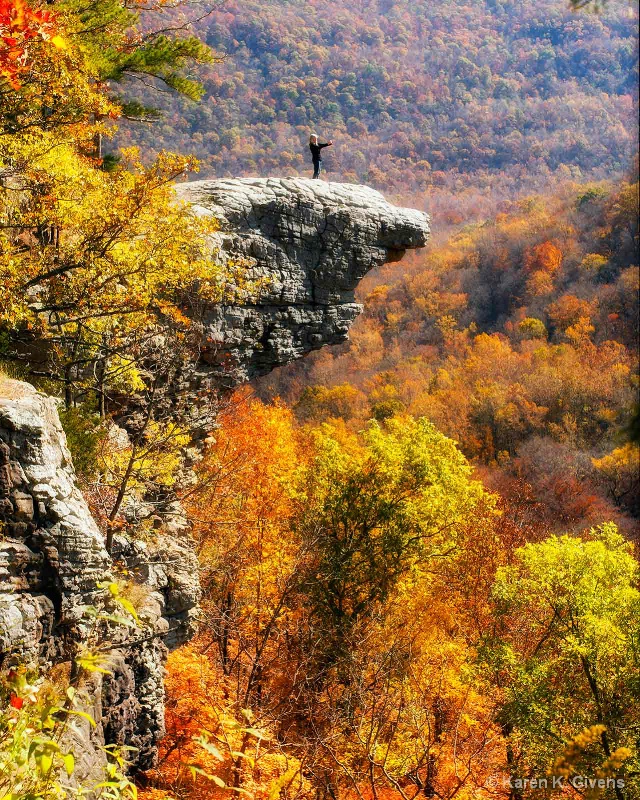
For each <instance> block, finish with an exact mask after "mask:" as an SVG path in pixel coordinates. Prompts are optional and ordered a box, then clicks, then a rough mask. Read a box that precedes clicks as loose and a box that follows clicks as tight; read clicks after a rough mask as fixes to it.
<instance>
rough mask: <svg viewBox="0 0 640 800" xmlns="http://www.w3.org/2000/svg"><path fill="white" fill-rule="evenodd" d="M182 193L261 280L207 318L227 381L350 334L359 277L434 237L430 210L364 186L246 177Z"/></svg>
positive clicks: (209, 350)
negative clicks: (403, 204)
mask: <svg viewBox="0 0 640 800" xmlns="http://www.w3.org/2000/svg"><path fill="white" fill-rule="evenodd" d="M178 193H179V196H180V197H181V198H182V199H183V200H186V201H188V202H189V203H190V204H191V205H192V206H193V208H194V209H195V210H196V212H197V213H199V214H207V215H212V216H214V217H215V218H216V219H217V220H218V222H219V224H220V232H219V233H218V234H216V236H215V241H214V246H216V247H219V248H220V249H221V251H222V254H223V255H224V256H228V257H230V258H231V259H232V260H233V261H236V262H240V263H241V264H242V265H244V267H243V269H242V272H243V274H245V275H246V277H247V279H248V280H249V281H253V282H258V283H259V288H258V290H257V292H256V296H255V297H254V298H253V299H251V298H250V299H247V300H243V301H242V303H231V304H229V305H221V306H219V307H217V308H215V309H213V310H212V311H211V313H210V314H209V315H208V316H207V318H206V319H205V324H206V327H207V340H208V345H207V347H206V348H205V349H204V351H203V354H202V358H203V360H204V361H205V362H206V364H207V365H209V367H210V368H211V369H212V370H213V371H214V372H217V373H218V380H219V381H221V382H224V383H227V384H234V383H239V382H242V381H244V380H248V379H251V378H253V377H256V376H258V375H264V374H266V373H267V372H270V371H271V370H272V369H274V368H275V367H277V366H280V365H281V364H285V363H287V362H289V361H292V360H294V359H296V358H300V357H301V356H303V355H304V354H305V353H308V352H310V351H311V350H316V349H318V348H320V347H322V346H323V345H326V344H339V343H340V342H343V341H344V340H345V339H346V338H347V334H348V330H349V327H350V326H351V323H352V322H353V320H354V319H355V318H356V316H357V315H358V314H359V312H360V311H361V306H360V305H358V304H357V303H355V302H354V289H355V287H356V286H357V284H358V282H359V281H360V280H361V279H362V278H363V277H364V275H366V273H367V272H368V271H369V270H371V269H372V268H374V267H377V266H380V265H382V264H384V263H386V262H389V261H397V260H398V259H399V258H401V257H402V255H403V253H404V252H405V250H408V249H412V248H418V247H424V245H425V244H426V242H427V239H428V237H429V220H428V217H427V216H426V214H423V213H421V212H420V211H416V210H414V209H407V208H398V207H396V206H393V205H391V204H390V203H388V202H387V201H386V200H385V199H384V197H383V196H382V195H381V194H380V193H379V192H377V191H375V190H374V189H370V188H368V187H366V186H358V185H352V184H346V183H324V182H322V181H317V180H315V181H314V180H309V179H304V178H242V179H234V180H231V179H229V180H214V181H195V182H193V183H186V184H182V185H181V186H179V187H178Z"/></svg>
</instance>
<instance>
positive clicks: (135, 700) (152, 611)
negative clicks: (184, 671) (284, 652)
mask: <svg viewBox="0 0 640 800" xmlns="http://www.w3.org/2000/svg"><path fill="white" fill-rule="evenodd" d="M0 534H1V538H0V665H1V666H2V667H3V668H7V667H10V666H14V665H16V664H35V663H39V664H40V665H41V666H44V667H45V668H46V667H48V666H51V665H54V664H65V663H66V664H68V665H70V664H71V662H72V661H73V659H74V658H75V657H76V656H77V654H78V653H79V652H80V651H81V650H82V649H83V647H84V646H85V645H88V646H89V647H90V645H91V631H92V627H93V626H94V625H95V619H94V617H92V616H90V615H88V614H87V608H88V607H93V608H94V609H97V610H98V611H100V610H102V609H103V608H104V604H105V599H108V593H107V592H105V589H104V588H100V584H105V583H109V582H111V581H113V579H114V570H113V566H114V563H113V562H114V561H117V562H118V564H119V565H120V566H121V567H125V568H126V570H127V573H128V574H129V575H132V576H134V580H135V582H136V584H137V585H138V586H139V587H141V588H140V590H139V591H140V593H141V596H140V597H139V605H138V614H139V617H140V620H141V623H140V628H139V629H137V630H136V632H135V634H134V635H133V639H134V642H135V644H134V645H133V646H132V645H131V643H130V642H128V641H127V639H129V638H130V637H131V634H130V632H129V631H128V630H127V629H120V630H118V629H116V630H114V631H112V632H111V638H112V641H113V650H112V651H111V652H110V653H109V656H108V660H109V665H110V670H111V674H110V675H102V674H96V675H94V677H93V685H92V686H91V687H90V694H91V698H90V699H89V700H88V702H87V706H86V709H87V710H88V711H89V713H91V715H92V716H93V718H94V720H95V721H96V722H97V726H96V728H95V729H94V730H92V729H91V728H90V727H89V725H88V724H87V725H84V726H83V727H84V732H82V731H81V732H80V733H79V734H77V736H76V737H75V738H76V741H75V744H74V751H75V753H76V756H77V759H76V760H77V768H76V776H77V778H78V779H79V780H84V779H88V780H89V782H90V783H91V781H93V782H96V781H97V780H99V779H100V778H101V776H102V767H103V763H104V757H103V755H102V752H101V750H100V748H99V746H100V745H103V744H127V745H129V746H133V747H136V748H137V753H136V765H137V766H138V767H139V768H145V767H150V766H151V765H152V764H153V762H154V759H155V755H156V745H157V742H158V741H159V739H160V738H161V736H162V735H163V732H164V702H163V664H164V660H165V657H166V652H167V648H168V647H175V646H177V645H179V644H181V643H183V642H185V641H187V640H188V639H189V638H190V637H191V636H192V635H193V630H194V617H195V614H196V610H197V605H198V600H199V598H200V586H199V582H198V563H197V559H196V557H195V554H194V552H193V549H192V548H191V547H190V546H189V540H188V537H187V538H185V537H184V536H182V537H181V538H180V540H178V538H176V537H174V536H171V535H169V534H167V533H166V532H163V533H160V534H159V535H158V537H157V539H156V540H155V541H154V542H153V544H149V543H145V542H138V541H136V542H130V541H127V540H125V539H117V540H116V543H115V547H114V552H113V560H112V558H111V557H110V556H109V555H108V553H107V551H106V550H105V546H104V536H103V534H102V533H101V532H100V530H99V529H98V526H97V525H96V523H95V521H94V520H93V518H92V516H91V514H90V512H89V508H88V506H87V503H86V501H85V499H84V497H83V496H82V493H81V492H80V490H79V489H78V487H77V485H76V477H75V473H74V470H73V464H72V463H71V456H70V454H69V451H68V449H67V445H66V437H65V434H64V431H63V430H62V426H61V425H60V419H59V417H58V412H57V407H56V402H55V400H54V399H53V398H51V397H47V396H46V395H43V394H41V393H40V392H37V391H36V390H35V389H34V388H33V387H32V386H30V385H29V384H27V383H22V382H20V381H14V380H8V379H6V378H1V377H0ZM137 639H139V640H140V641H136V640H137Z"/></svg>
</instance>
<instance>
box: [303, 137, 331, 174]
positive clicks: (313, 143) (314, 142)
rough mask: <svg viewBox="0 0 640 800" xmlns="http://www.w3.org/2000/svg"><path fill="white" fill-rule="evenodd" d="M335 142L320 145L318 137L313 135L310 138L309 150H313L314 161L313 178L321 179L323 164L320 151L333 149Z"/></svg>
mask: <svg viewBox="0 0 640 800" xmlns="http://www.w3.org/2000/svg"><path fill="white" fill-rule="evenodd" d="M332 144H333V141H332V140H331V139H329V141H328V142H325V143H324V144H318V137H317V136H316V134H315V133H312V134H311V136H310V137H309V150H311V158H312V159H313V177H314V178H319V177H320V165H321V164H322V157H321V155H320V151H321V150H322V148H323V147H331V145H332Z"/></svg>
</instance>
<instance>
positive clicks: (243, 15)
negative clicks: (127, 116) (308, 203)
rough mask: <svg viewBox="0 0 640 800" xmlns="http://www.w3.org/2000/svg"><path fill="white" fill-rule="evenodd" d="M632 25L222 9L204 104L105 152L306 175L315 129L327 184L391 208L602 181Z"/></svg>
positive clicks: (546, 11) (367, 10) (614, 6)
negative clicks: (366, 190) (411, 199)
mask: <svg viewBox="0 0 640 800" xmlns="http://www.w3.org/2000/svg"><path fill="white" fill-rule="evenodd" d="M636 26H637V16H636V15H635V13H634V11H633V9H632V6H630V5H627V4H625V3H617V2H615V3H610V4H609V5H608V6H607V7H605V10H604V12H603V13H600V14H592V13H576V12H573V11H572V10H570V9H569V8H568V6H567V5H565V4H564V3H562V2H557V0H540V1H539V2H533V1H532V0H525V2H521V3H507V2H500V1H499V0H491V2H484V0H469V2H465V3H464V4H460V3H456V2H451V0H433V2H426V0H417V2H408V1H407V0H398V1H397V2H391V1H389V2H382V1H381V2H378V0H373V1H372V2H370V1H369V0H362V2H339V3H331V4H330V5H329V4H327V3H324V2H321V1H320V0H291V1H290V2H289V1H287V2H285V1H284V0H265V2H257V0H248V2H235V0H228V2H225V3H224V4H223V5H222V6H220V7H219V8H217V9H216V10H215V11H214V12H213V13H212V14H211V16H210V17H208V18H207V19H206V20H203V21H202V22H200V23H199V29H200V30H201V31H202V34H203V36H204V37H205V38H206V41H207V43H208V44H210V45H211V46H212V47H213V49H214V50H215V51H216V52H217V53H220V54H226V60H225V62H224V63H223V64H220V65H216V66H215V67H214V68H211V69H208V70H206V71H205V75H204V85H205V88H206V93H205V95H204V98H203V102H202V103H201V104H199V105H195V104H193V103H189V102H187V101H175V100H174V101H170V102H167V103H166V104H165V108H166V116H165V118H164V120H163V121H162V123H161V124H160V125H157V126H153V127H148V128H147V129H146V131H145V130H141V129H140V128H139V127H136V128H135V129H134V128H130V129H128V130H127V131H126V133H124V132H123V133H122V134H121V135H120V138H119V141H120V142H121V143H130V142H142V143H143V144H144V147H145V149H148V150H150V151H154V150H157V149H158V148H159V147H162V146H165V147H166V146H170V147H171V148H172V149H179V150H181V151H189V152H192V153H194V155H196V156H197V157H198V158H200V159H201V160H202V162H203V171H204V173H205V174H206V175H218V176H223V175H242V174H257V175H269V174H298V173H302V174H304V173H306V172H307V171H308V165H307V160H308V152H307V141H308V136H309V132H310V131H313V130H316V129H317V132H318V133H319V134H320V135H321V136H325V137H327V138H332V139H334V140H335V142H336V145H335V147H334V148H333V150H332V151H331V152H330V153H328V154H327V159H326V166H327V169H328V170H329V177H330V179H331V180H347V181H354V182H357V181H361V182H364V183H368V184H371V185H374V186H376V187H377V188H383V189H385V190H386V191H390V192H393V193H402V194H404V195H406V194H415V193H417V192H424V191H425V190H427V189H428V188H429V187H434V188H438V187H442V186H445V185H446V186H448V187H450V188H452V189H455V190H456V191H459V192H462V191H464V190H465V189H466V188H467V186H468V184H469V182H470V181H471V182H473V183H475V184H477V185H480V186H482V187H485V188H487V189H493V191H494V192H495V194H496V200H497V198H498V195H505V194H509V195H511V194H513V193H514V191H515V192H517V191H521V190H522V188H523V187H532V186H536V185H538V186H542V185H544V184H548V182H549V180H550V179H551V176H553V180H558V179H563V178H567V177H571V178H574V179H578V180H579V179H581V178H591V177H597V178H605V177H607V178H608V177H611V175H612V174H620V173H621V172H622V171H623V170H624V169H626V167H627V165H628V163H629V159H630V157H631V154H632V153H633V148H634V146H635V138H636V137H635V135H634V124H633V120H634V115H635V111H634V102H633V100H634V98H635V93H636V88H635V87H636V82H637V53H636V39H635V28H636ZM459 178H462V181H460V180H459ZM433 205H434V206H435V203H434V204H433ZM434 210H436V212H437V209H435V208H434Z"/></svg>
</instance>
